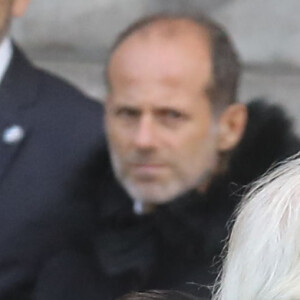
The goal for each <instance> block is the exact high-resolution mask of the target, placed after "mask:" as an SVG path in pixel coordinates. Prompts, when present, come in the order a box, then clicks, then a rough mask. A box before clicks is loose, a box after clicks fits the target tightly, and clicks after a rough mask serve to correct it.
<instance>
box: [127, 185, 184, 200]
mask: <svg viewBox="0 0 300 300" xmlns="http://www.w3.org/2000/svg"><path fill="white" fill-rule="evenodd" d="M122 185H123V187H124V189H125V190H126V191H127V193H128V194H129V196H130V197H131V198H132V199H133V200H134V201H136V202H142V203H145V204H153V205H159V204H164V203H168V202H171V201H172V200H174V198H176V197H178V196H180V195H181V194H183V193H185V192H186V190H187V189H184V188H183V187H182V186H181V187H180V186H179V185H178V184H177V183H169V184H167V185H166V184H165V185H161V184H153V183H152V184H137V183H133V182H132V181H130V180H124V181H123V182H122ZM145 185H146V186H145Z"/></svg>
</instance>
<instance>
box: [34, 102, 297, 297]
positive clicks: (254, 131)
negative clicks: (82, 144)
mask: <svg viewBox="0 0 300 300" xmlns="http://www.w3.org/2000/svg"><path fill="white" fill-rule="evenodd" d="M248 109H249V121H248V125H247V128H246V132H245V134H244V137H243V139H242V141H241V142H240V144H239V146H238V147H237V148H236V149H235V150H234V151H233V153H232V156H231V158H230V162H229V168H228V170H227V171H226V173H225V174H221V175H219V176H218V177H216V178H214V180H213V182H212V183H211V185H210V187H209V189H208V191H207V192H206V193H205V194H200V193H198V192H196V191H190V192H188V193H186V194H185V195H182V196H180V197H178V199H174V201H172V202H171V203H168V204H164V205H160V206H158V207H157V209H156V210H155V212H154V213H151V214H147V215H140V216H138V215H135V214H134V213H133V212H132V201H131V200H130V199H129V197H128V196H127V195H126V194H125V193H124V191H123V190H122V188H121V187H120V186H119V184H118V183H117V182H116V181H115V179H114V178H113V174H112V170H111V168H110V166H109V163H108V159H107V160H105V159H104V158H103V156H101V157H99V159H94V161H93V162H92V164H91V166H92V168H90V169H89V170H90V175H89V176H88V177H86V179H87V178H88V181H89V182H90V183H92V182H93V180H95V178H97V176H96V174H97V169H99V168H101V170H106V172H103V173H102V174H101V185H100V189H101V195H102V198H101V199H98V209H97V210H95V214H94V218H95V221H96V222H97V225H96V226H95V228H94V232H93V237H92V249H93V251H94V256H95V258H94V259H95V260H94V265H93V266H94V269H93V270H90V271H91V273H88V274H89V275H87V273H85V272H86V270H87V266H88V264H90V263H91V262H90V261H89V262H88V263H87V264H85V267H84V268H83V274H84V276H85V279H83V281H85V280H86V281H88V280H87V279H86V278H89V279H90V278H91V277H92V278H93V279H92V280H90V281H89V282H92V283H93V284H90V285H89V286H88V287H87V288H86V285H82V286H81V287H76V292H75V295H72V289H69V290H67V288H66V286H67V284H66V285H64V288H63V293H62V295H63V297H59V296H58V294H59V293H56V294H55V295H54V294H53V293H52V294H51V293H50V294H49V289H50V288H52V289H53V286H55V285H56V283H57V281H58V280H65V277H67V276H66V275H62V274H68V273H67V272H68V270H70V269H72V268H74V265H75V264H74V263H70V257H73V261H74V260H75V261H79V260H80V261H81V263H83V260H82V259H80V255H82V252H81V254H79V252H78V253H77V254H76V253H75V251H73V252H71V251H70V252H69V253H67V252H66V253H64V254H63V255H62V256H60V257H59V258H53V260H52V261H51V262H49V263H48V264H46V265H45V269H44V271H43V272H42V273H41V274H40V280H38V285H37V289H36V295H38V296H37V299H43V300H48V299H49V300H50V299H53V300H54V299H56V300H60V299H64V300H67V299H81V298H76V295H77V294H81V295H84V294H85V293H90V294H93V293H95V294H96V293H99V295H98V297H99V299H115V298H116V297H117V296H119V295H121V294H124V293H126V292H129V291H134V290H145V289H176V290H178V289H179V290H183V291H187V292H191V293H193V294H195V295H196V296H203V295H207V294H208V289H206V288H201V285H207V284H212V283H213V281H214V279H215V276H216V271H217V267H216V265H218V264H216V263H214V262H216V259H217V258H218V256H219V254H220V252H221V250H222V247H223V245H224V239H225V238H226V236H227V234H228V220H229V219H230V217H231V215H232V213H233V211H234V209H235V207H236V204H237V203H238V202H239V201H240V199H241V196H242V194H243V193H244V191H245V188H244V187H245V185H246V184H248V183H250V182H251V181H253V180H254V179H256V178H257V177H258V176H259V175H261V174H262V173H264V172H265V171H266V170H267V169H268V168H270V167H271V165H272V164H273V163H275V162H278V161H280V160H282V159H284V158H286V157H287V156H290V155H291V154H294V153H295V152H297V151H298V150H299V149H300V147H299V146H300V143H299V140H298V139H297V138H296V137H295V135H294V134H293V132H292V130H291V124H290V121H289V120H288V119H287V118H286V116H285V115H284V113H283V112H282V111H281V109H279V108H278V107H276V106H271V105H267V104H264V103H262V102H254V103H252V104H250V105H249V106H248ZM105 164H106V167H103V166H104V165H105ZM98 178H99V177H98ZM97 180H99V179H97ZM97 180H96V181H97ZM80 182H81V183H82V182H83V181H82V180H81V181H80ZM91 198H92V197H91ZM75 257H76V259H75ZM89 259H93V258H92V257H89ZM68 260H69V262H68ZM85 260H87V257H86V258H85ZM77 265H78V262H77ZM64 269H65V270H64ZM97 269H98V270H97ZM75 273H77V274H80V268H79V270H77V271H74V272H73V273H72V274H73V275H74V274H75ZM57 274H60V279H58V278H57ZM97 276H99V277H98V279H100V281H99V284H98V286H97V284H96V283H95V282H96V280H97V278H96V277H97ZM79 278H80V276H79ZM69 279H70V276H69V277H68V280H69ZM72 280H74V281H75V282H77V281H79V280H78V278H77V279H76V275H74V277H73V279H72ZM60 285H62V284H61V281H60ZM68 285H69V286H70V284H69V281H68ZM95 286H97V288H95ZM78 289H79V290H80V291H78ZM84 289H86V290H85V291H84ZM93 289H94V292H93ZM56 292H57V291H56ZM67 295H69V297H68V296H67ZM54 296H56V297H54ZM83 298H84V299H94V298H93V297H91V298H87V297H83ZM83 298H82V299H83ZM95 299H96V297H95Z"/></svg>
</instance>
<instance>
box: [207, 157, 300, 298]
mask: <svg viewBox="0 0 300 300" xmlns="http://www.w3.org/2000/svg"><path fill="white" fill-rule="evenodd" d="M227 247H228V249H227V256H226V258H225V259H224V263H223V270H222V272H221V273H220V275H219V279H218V282H217V283H216V285H215V287H214V292H213V294H214V295H213V297H212V300H299V299H300V154H299V153H298V154H297V155H295V156H293V157H291V158H290V159H288V160H287V161H286V162H284V163H281V164H280V165H278V166H277V167H276V168H275V169H273V170H272V171H270V172H269V173H267V174H266V175H265V176H263V177H262V178H261V179H260V180H258V181H257V182H256V183H254V184H253V186H252V188H251V190H250V192H249V193H248V194H247V195H246V196H245V197H244V199H243V201H242V203H241V205H240V207H239V208H238V210H237V211H236V220H235V224H234V226H233V230H232V233H231V236H230V239H229V241H228V246H227Z"/></svg>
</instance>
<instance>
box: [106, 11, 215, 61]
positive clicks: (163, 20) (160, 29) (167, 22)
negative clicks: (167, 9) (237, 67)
mask: <svg viewBox="0 0 300 300" xmlns="http://www.w3.org/2000/svg"><path fill="white" fill-rule="evenodd" d="M143 21H144V24H143V22H141V25H136V26H135V28H132V29H131V28H129V29H128V30H127V31H126V32H125V33H124V38H122V35H121V38H120V39H119V40H118V41H117V43H116V44H115V45H114V46H113V47H112V50H111V54H110V59H109V61H110V60H111V58H112V57H113V56H114V53H115V52H116V50H117V49H119V48H120V47H121V46H122V45H123V44H124V43H126V42H127V41H128V40H130V39H133V38H134V39H136V38H138V39H139V38H140V39H147V38H152V37H156V38H158V39H159V38H162V39H166V40H167V39H170V40H171V39H175V38H177V37H181V36H185V35H186V34H190V35H194V36H195V37H196V36H197V35H199V36H201V39H203V36H204V37H205V38H207V43H208V44H210V34H209V30H208V28H206V26H205V25H204V24H203V25H202V24H200V23H198V22H197V21H196V20H194V19H191V18H189V17H185V16H168V15H167V16H164V15H162V16H157V17H156V18H153V20H152V19H149V21H148V22H147V19H145V20H143Z"/></svg>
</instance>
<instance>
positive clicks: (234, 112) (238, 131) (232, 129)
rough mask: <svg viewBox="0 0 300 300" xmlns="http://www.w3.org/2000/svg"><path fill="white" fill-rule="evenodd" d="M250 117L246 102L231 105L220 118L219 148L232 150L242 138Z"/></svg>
mask: <svg viewBox="0 0 300 300" xmlns="http://www.w3.org/2000/svg"><path fill="white" fill-rule="evenodd" d="M247 119H248V113H247V108H246V106H245V105H244V104H240V103H236V104H232V105H230V106H229V107H228V108H226V110H225V111H224V112H223V113H222V114H221V116H220V119H219V136H218V150H219V151H222V152H223V151H229V150H232V149H233V148H234V147H235V146H237V144H238V143H239V141H240V140H241V138H242V136H243V133H244V130H245V127H246V124H247Z"/></svg>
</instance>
